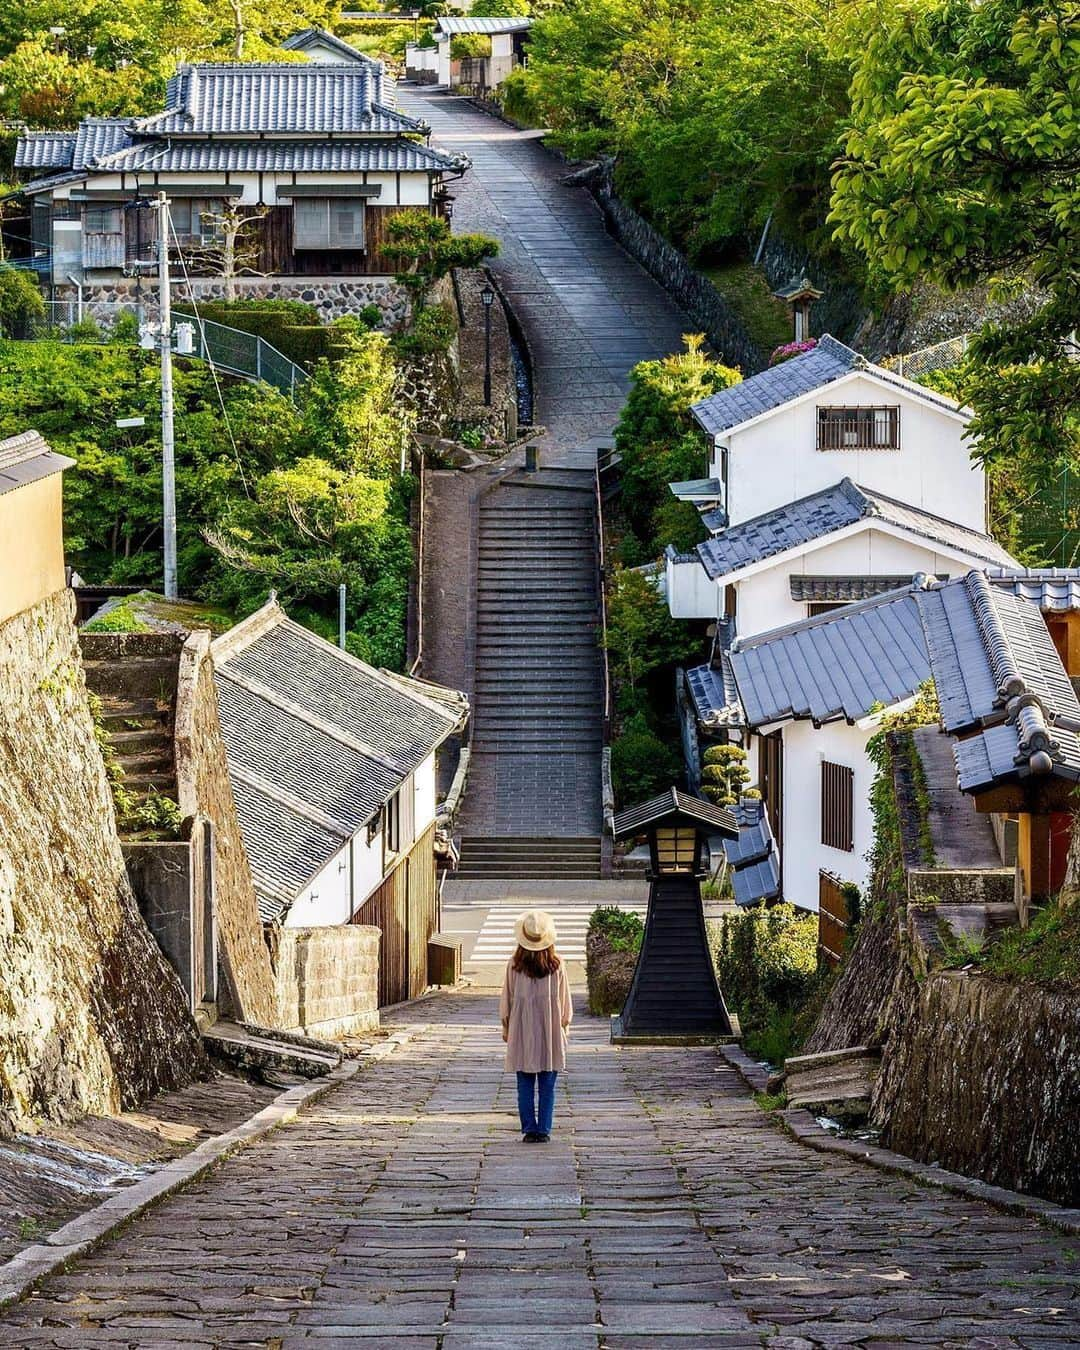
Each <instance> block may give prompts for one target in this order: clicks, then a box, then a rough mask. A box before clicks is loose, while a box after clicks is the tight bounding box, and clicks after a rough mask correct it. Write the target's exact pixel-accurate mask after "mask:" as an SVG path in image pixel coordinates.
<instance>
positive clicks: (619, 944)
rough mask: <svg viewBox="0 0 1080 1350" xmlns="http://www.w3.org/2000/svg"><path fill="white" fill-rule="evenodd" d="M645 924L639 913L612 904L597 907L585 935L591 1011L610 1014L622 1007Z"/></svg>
mask: <svg viewBox="0 0 1080 1350" xmlns="http://www.w3.org/2000/svg"><path fill="white" fill-rule="evenodd" d="M644 932H645V927H644V925H643V924H642V922H641V920H640V918H638V916H637V915H636V914H628V913H626V912H625V911H623V910H620V909H616V908H615V907H614V906H613V905H610V906H609V905H605V906H601V907H600V908H599V909H594V910H593V912H592V914H591V916H590V918H589V929H588V933H587V935H586V939H585V976H586V980H587V982H588V986H589V1011H590V1012H591V1013H593V1014H595V1015H596V1016H597V1017H610V1016H611V1015H612V1014H613V1013H618V1012H621V1011H622V1008H623V1005H624V1004H625V1002H626V997H627V995H628V994H629V992H630V985H631V983H632V982H633V979H634V967H635V966H636V965H637V954H638V951H639V950H640V948H641V939H642V937H643V936H644Z"/></svg>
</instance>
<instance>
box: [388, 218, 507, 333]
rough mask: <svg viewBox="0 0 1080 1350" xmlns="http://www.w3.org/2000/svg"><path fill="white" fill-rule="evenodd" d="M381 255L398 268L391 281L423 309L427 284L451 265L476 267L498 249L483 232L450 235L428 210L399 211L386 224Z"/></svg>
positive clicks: (448, 227)
mask: <svg viewBox="0 0 1080 1350" xmlns="http://www.w3.org/2000/svg"><path fill="white" fill-rule="evenodd" d="M386 236H387V237H386V243H384V244H383V246H382V253H383V256H384V257H385V258H389V259H390V260H391V262H393V263H395V264H396V265H397V267H398V272H397V274H396V277H395V280H396V281H397V282H398V283H399V284H400V285H402V286H404V287H405V289H406V290H407V291H408V292H409V294H410V295H411V296H412V298H413V304H414V307H415V308H416V309H417V310H420V309H423V307H424V305H425V303H426V301H427V297H428V293H429V291H430V290H431V287H432V286H433V285H434V284H435V282H436V281H438V280H439V279H440V277H445V276H447V275H448V273H449V272H450V271H451V270H452V269H453V268H455V267H479V266H480V264H481V263H482V262H483V261H484V259H485V258H494V257H495V256H496V254H497V253H498V252H499V241H498V240H497V239H491V238H489V237H488V236H487V235H484V234H451V233H450V226H449V225H448V224H447V222H446V221H445V220H443V218H442V217H441V216H433V215H432V214H431V213H430V212H429V211H421V210H415V211H399V212H398V213H397V214H396V215H393V216H391V217H390V220H389V221H388V223H387V227H386Z"/></svg>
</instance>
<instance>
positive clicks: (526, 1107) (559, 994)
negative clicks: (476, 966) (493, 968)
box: [499, 909, 574, 1144]
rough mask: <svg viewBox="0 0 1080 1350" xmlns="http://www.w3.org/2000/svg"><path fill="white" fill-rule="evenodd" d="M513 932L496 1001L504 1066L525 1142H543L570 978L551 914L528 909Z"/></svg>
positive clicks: (559, 1064)
mask: <svg viewBox="0 0 1080 1350" xmlns="http://www.w3.org/2000/svg"><path fill="white" fill-rule="evenodd" d="M514 935H515V937H516V938H517V949H516V951H515V952H514V954H513V956H512V957H511V958H510V960H509V961H508V962H507V963H506V976H505V978H504V980H503V990H502V999H501V1001H500V1004H499V1016H500V1017H501V1018H502V1034H503V1040H504V1041H505V1042H506V1067H507V1069H510V1070H512V1071H513V1072H515V1073H516V1074H517V1093H518V1114H519V1115H520V1116H521V1132H522V1135H521V1137H522V1139H523V1141H524V1142H525V1143H526V1144H546V1143H547V1141H548V1140H549V1139H550V1138H551V1123H552V1119H553V1118H554V1115H555V1080H556V1078H558V1076H559V1070H560V1069H564V1068H565V1067H566V1028H567V1027H568V1026H569V1025H570V1022H571V1020H572V1018H573V1016H574V1009H573V1005H572V1003H571V1001H570V981H569V980H568V979H567V978H566V967H565V966H564V965H563V963H562V961H561V960H560V959H559V956H558V954H557V953H556V951H555V937H556V933H555V922H554V920H553V919H552V917H551V915H550V914H545V913H544V911H543V910H542V909H529V910H526V911H525V913H524V914H522V916H521V917H520V918H519V919H518V921H517V923H516V924H515V925H514ZM538 1098H539V1100H538Z"/></svg>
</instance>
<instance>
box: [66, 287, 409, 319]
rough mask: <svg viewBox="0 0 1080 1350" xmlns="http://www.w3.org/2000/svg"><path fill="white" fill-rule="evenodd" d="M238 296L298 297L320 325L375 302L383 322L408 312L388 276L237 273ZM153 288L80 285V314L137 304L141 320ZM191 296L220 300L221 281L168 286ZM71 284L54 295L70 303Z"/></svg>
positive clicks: (179, 296) (152, 310) (109, 314)
mask: <svg viewBox="0 0 1080 1350" xmlns="http://www.w3.org/2000/svg"><path fill="white" fill-rule="evenodd" d="M234 286H235V291H236V298H237V299H240V300H303V301H304V303H305V304H309V305H314V306H315V308H316V309H317V310H318V311H319V316H320V318H321V319H322V320H323V322H324V323H329V322H330V321H331V320H332V319H340V318H342V317H343V316H344V315H346V314H355V313H357V312H358V311H359V310H361V309H363V308H364V307H365V306H366V305H378V307H379V309H380V310H381V311H382V315H383V326H385V327H388V328H392V327H396V326H397V325H399V324H400V323H402V322H403V321H404V320H405V318H406V316H407V315H408V312H409V300H408V296H407V295H406V293H405V291H403V290H402V288H401V287H400V286H399V285H398V284H397V282H396V281H395V280H394V278H393V277H390V276H382V277H380V276H371V277H363V276H354V277H299V276H297V277H281V276H274V277H237V278H236V281H235V283H234ZM155 297H156V289H155V285H154V283H153V282H152V281H147V280H145V279H143V280H142V282H141V284H137V282H136V279H135V278H133V277H118V278H116V279H115V280H110V281H95V282H89V283H87V284H86V285H84V286H83V310H84V313H85V314H87V315H89V316H91V317H93V318H95V319H97V320H98V321H99V322H101V323H105V324H110V323H112V322H113V320H114V319H115V318H116V315H117V313H118V312H119V310H120V309H122V308H129V309H135V308H136V306H137V305H140V304H141V306H142V310H143V313H144V315H145V317H146V318H147V319H153V318H154V317H155V316H156V314H157V302H156V298H155ZM192 297H194V299H195V300H196V301H198V300H224V299H225V283H224V282H223V281H221V280H220V278H217V277H192V278H191V283H190V287H189V286H188V285H187V284H184V285H176V286H174V287H173V303H174V304H176V303H178V302H181V301H183V300H189V299H191V298H192ZM75 298H76V292H75V288H74V287H72V286H58V287H57V288H56V299H57V300H67V301H74V300H75Z"/></svg>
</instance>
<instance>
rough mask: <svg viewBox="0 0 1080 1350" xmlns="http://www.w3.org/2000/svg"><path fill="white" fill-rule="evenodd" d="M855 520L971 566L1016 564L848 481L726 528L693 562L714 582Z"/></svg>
mask: <svg viewBox="0 0 1080 1350" xmlns="http://www.w3.org/2000/svg"><path fill="white" fill-rule="evenodd" d="M860 520H880V521H883V522H885V523H887V524H889V525H893V526H895V527H896V528H897V529H901V530H905V531H907V532H908V533H910V534H913V535H916V536H918V537H919V538H920V539H925V540H927V541H928V542H929V543H931V544H933V545H935V546H941V547H943V548H945V549H947V550H949V551H951V552H956V553H960V554H962V555H963V556H964V557H965V558H967V559H970V560H972V561H976V560H977V561H980V562H989V563H995V564H998V565H1003V566H1006V567H1007V566H1010V565H1012V564H1015V559H1014V558H1013V557H1012V554H1010V553H1009V552H1008V551H1007V550H1006V549H1004V548H1002V547H1001V545H1000V544H999V543H998V542H997V541H996V540H995V539H992V538H991V537H990V535H988V534H983V533H981V532H980V531H978V530H972V529H970V528H968V526H966V525H958V524H956V522H955V521H951V520H945V519H944V518H943V517H941V516H936V515H933V514H932V513H931V512H929V511H924V510H922V509H921V508H920V507H917V506H911V505H909V504H908V503H907V502H901V501H897V500H896V499H895V498H894V497H886V496H885V495H884V494H883V493H881V492H873V491H871V490H870V489H869V488H864V487H860V486H859V485H858V484H856V483H853V482H852V481H851V479H850V478H843V479H841V480H840V482H839V483H834V484H833V485H832V486H831V487H827V488H823V489H822V490H821V491H820V492H812V493H811V494H810V495H809V496H807V497H800V498H799V499H798V500H796V501H793V502H788V503H787V504H785V505H784V506H778V507H776V508H775V509H774V510H772V511H765V512H763V513H762V514H761V515H760V516H753V517H752V518H751V519H749V520H744V521H740V523H739V524H738V525H732V526H730V527H729V528H728V529H726V530H723V531H722V532H721V533H720V534H717V535H715V536H714V537H713V538H712V539H707V540H706V541H705V542H704V543H703V544H699V545H698V556H699V557H700V558H701V561H702V564H703V566H704V568H705V570H706V572H708V574H709V576H710V577H712V578H713V579H714V580H715V579H716V578H717V577H724V576H728V575H729V574H730V573H732V572H737V571H739V570H740V569H741V568H743V567H748V566H750V565H751V564H753V563H757V562H763V561H764V560H765V559H766V558H772V557H776V556H777V555H779V554H781V553H786V552H788V551H789V550H791V549H795V548H802V547H803V546H804V545H805V544H809V543H813V542H814V541H815V540H818V539H824V538H826V537H827V536H828V535H830V534H834V533H836V531H837V530H842V529H846V528H847V527H848V526H849V525H854V524H856V523H857V522H858V521H860Z"/></svg>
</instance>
